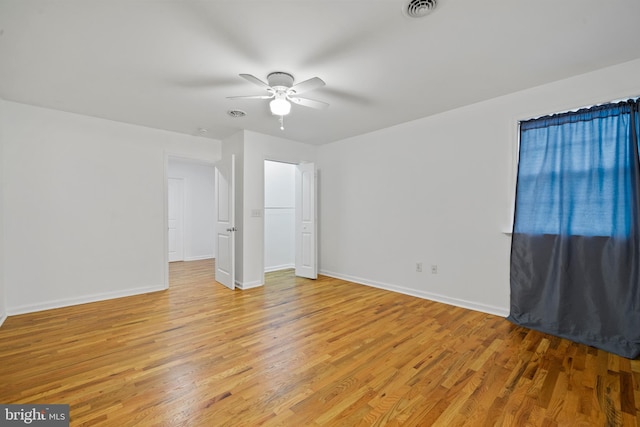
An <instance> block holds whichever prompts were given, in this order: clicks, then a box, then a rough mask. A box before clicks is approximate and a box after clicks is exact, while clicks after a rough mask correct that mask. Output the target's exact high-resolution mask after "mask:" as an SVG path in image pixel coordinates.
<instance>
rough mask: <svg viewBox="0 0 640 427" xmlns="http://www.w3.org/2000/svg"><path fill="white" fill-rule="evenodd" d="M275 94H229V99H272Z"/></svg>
mask: <svg viewBox="0 0 640 427" xmlns="http://www.w3.org/2000/svg"><path fill="white" fill-rule="evenodd" d="M274 96H275V95H249V96H227V99H271V98H273V97H274Z"/></svg>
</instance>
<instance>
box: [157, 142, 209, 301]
mask: <svg viewBox="0 0 640 427" xmlns="http://www.w3.org/2000/svg"><path fill="white" fill-rule="evenodd" d="M170 159H174V160H182V161H186V162H192V163H200V164H203V165H210V166H214V167H215V165H216V161H213V160H207V159H203V158H201V157H197V156H189V155H187V154H184V153H172V152H170V151H167V150H165V151H164V162H163V174H162V196H163V202H162V231H161V232H162V236H163V239H162V242H163V245H162V246H163V249H162V250H163V262H164V264H163V265H164V268H163V274H162V276H163V277H162V289H169V233H168V232H167V231H168V228H169V160H170ZM216 220H217V218H216ZM214 245H215V239H214ZM214 248H215V246H214ZM215 249H216V250H217V248H215ZM216 254H217V252H216Z"/></svg>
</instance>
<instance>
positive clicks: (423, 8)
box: [404, 0, 438, 18]
mask: <svg viewBox="0 0 640 427" xmlns="http://www.w3.org/2000/svg"><path fill="white" fill-rule="evenodd" d="M437 4H438V1H437V0H409V2H408V3H407V4H406V5H405V6H404V13H405V15H407V16H409V17H411V18H422V17H423V16H427V15H428V14H430V13H431V12H433V9H435V8H436V6H437Z"/></svg>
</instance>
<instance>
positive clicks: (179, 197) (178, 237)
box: [167, 178, 184, 262]
mask: <svg viewBox="0 0 640 427" xmlns="http://www.w3.org/2000/svg"><path fill="white" fill-rule="evenodd" d="M167 188H168V197H167V199H168V211H169V224H168V228H169V262H173V261H184V231H183V230H184V181H183V180H182V178H169V183H168V187H167Z"/></svg>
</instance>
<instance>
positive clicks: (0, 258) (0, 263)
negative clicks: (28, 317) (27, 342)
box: [0, 99, 7, 326]
mask: <svg viewBox="0 0 640 427" xmlns="http://www.w3.org/2000/svg"><path fill="white" fill-rule="evenodd" d="M4 107H5V104H4V101H3V100H2V99H0V326H2V324H3V323H4V321H5V320H6V318H7V304H6V298H5V295H6V293H5V288H4V286H5V284H4V172H3V171H4V170H5V168H4V132H3V130H4V118H5V114H6V113H5V108H4Z"/></svg>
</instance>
